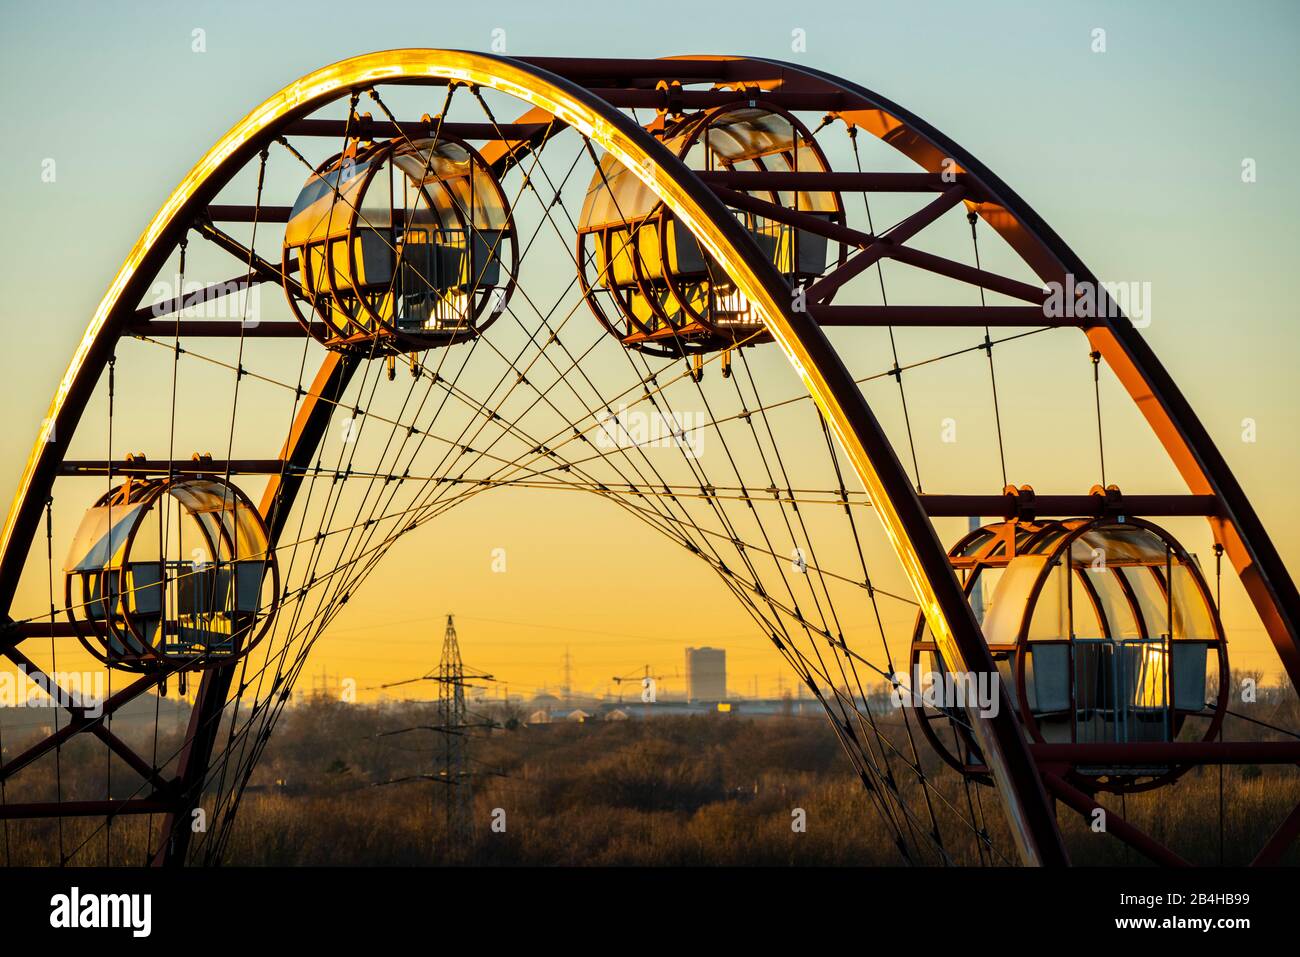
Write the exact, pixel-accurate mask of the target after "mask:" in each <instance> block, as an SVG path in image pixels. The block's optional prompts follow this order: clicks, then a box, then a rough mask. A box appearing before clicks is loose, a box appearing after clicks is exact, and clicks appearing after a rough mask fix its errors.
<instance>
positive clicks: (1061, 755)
mask: <svg viewBox="0 0 1300 957" xmlns="http://www.w3.org/2000/svg"><path fill="white" fill-rule="evenodd" d="M1029 752H1030V754H1032V755H1033V756H1034V760H1035V761H1037V762H1038V763H1039V764H1072V765H1080V764H1083V765H1108V766H1109V765H1114V766H1116V767H1133V766H1142V765H1161V764H1300V741H1165V742H1157V741H1143V742H1129V743H1127V744H1033V743H1031V744H1030V745H1029Z"/></svg>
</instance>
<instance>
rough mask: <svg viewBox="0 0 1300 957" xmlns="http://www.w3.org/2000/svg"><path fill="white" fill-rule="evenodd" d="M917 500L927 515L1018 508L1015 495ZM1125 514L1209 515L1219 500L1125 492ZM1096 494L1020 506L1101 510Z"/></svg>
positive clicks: (1062, 511)
mask: <svg viewBox="0 0 1300 957" xmlns="http://www.w3.org/2000/svg"><path fill="white" fill-rule="evenodd" d="M921 502H922V504H924V506H925V511H926V514H928V515H929V516H930V517H931V518H969V517H971V516H977V517H978V516H981V515H996V516H1001V517H1003V518H1014V517H1015V516H1016V515H1018V514H1020V513H1021V511H1022V509H1021V508H1020V507H1018V503H1020V499H1019V497H1017V496H1015V495H922V496H921ZM1120 502H1121V507H1122V509H1123V514H1125V515H1139V516H1141V515H1153V516H1171V517H1173V516H1178V517H1181V516H1212V515H1216V514H1217V513H1218V508H1219V501H1218V498H1217V497H1216V496H1213V495H1125V496H1123V498H1122V499H1121V500H1120ZM1105 505H1106V502H1105V500H1104V499H1103V498H1102V497H1101V496H1100V495H1035V496H1034V498H1033V502H1032V503H1029V502H1024V503H1023V506H1024V507H1025V508H1027V509H1028V510H1029V511H1032V513H1033V514H1034V515H1035V516H1039V517H1042V516H1048V515H1056V516H1071V517H1073V516H1092V517H1100V516H1101V515H1103V514H1104V511H1105Z"/></svg>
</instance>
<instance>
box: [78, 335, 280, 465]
mask: <svg viewBox="0 0 1300 957" xmlns="http://www.w3.org/2000/svg"><path fill="white" fill-rule="evenodd" d="M284 325H288V323H284ZM283 468H285V464H284V462H283V461H282V460H281V459H173V460H171V461H168V460H167V459H161V460H159V461H153V460H151V459H145V460H143V461H140V460H136V461H133V462H122V461H110V460H109V459H68V460H67V461H65V462H64V463H63V464H62V465H60V466H59V474H60V475H107V474H109V473H110V472H111V473H112V474H113V475H172V474H176V475H225V474H226V473H227V472H230V473H231V474H232V475H279V474H280V470H281V469H283Z"/></svg>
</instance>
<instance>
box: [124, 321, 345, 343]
mask: <svg viewBox="0 0 1300 957" xmlns="http://www.w3.org/2000/svg"><path fill="white" fill-rule="evenodd" d="M312 327H313V328H318V329H319V330H320V332H321V333H322V334H324V333H325V332H326V326H325V323H323V322H313V323H312ZM303 332H304V330H303V328H302V325H301V324H300V323H297V322H284V321H282V320H275V321H273V322H256V323H246V322H240V321H239V320H238V319H182V320H181V321H180V322H179V323H177V322H176V320H174V319H135V320H132V321H130V322H128V323H126V324H125V325H124V326H123V327H122V334H123V335H126V336H152V337H154V338H168V339H169V338H172V337H174V336H176V335H178V334H179V335H180V336H181V337H182V338H192V339H299V338H301V337H302V335H303Z"/></svg>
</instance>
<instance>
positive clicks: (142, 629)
mask: <svg viewBox="0 0 1300 957" xmlns="http://www.w3.org/2000/svg"><path fill="white" fill-rule="evenodd" d="M64 574H65V582H66V600H67V607H68V617H69V619H70V620H71V621H72V623H73V625H74V627H75V628H76V630H77V633H78V635H79V637H80V638H81V640H82V643H83V644H85V646H86V647H87V649H88V650H89V651H90V652H91V653H92V654H94V655H95V656H96V657H98V658H100V659H101V660H102V661H105V662H106V663H107V664H109V665H112V666H114V667H119V668H123V669H126V670H133V671H150V670H154V669H165V670H187V669H189V670H193V669H199V668H204V667H208V666H211V665H216V664H220V663H222V662H226V661H229V660H231V659H232V658H237V657H239V656H240V655H242V654H244V653H246V652H247V651H248V650H249V649H250V648H251V647H252V646H253V645H254V644H255V643H256V642H257V641H258V640H259V639H260V638H261V637H262V635H263V634H264V632H265V630H266V628H267V627H268V626H269V625H270V623H271V619H272V617H273V616H274V613H275V608H276V603H277V597H278V587H279V572H278V569H277V567H276V562H275V556H274V553H273V552H272V551H271V549H270V548H269V544H268V539H267V531H266V526H265V525H264V524H263V522H262V518H261V516H260V514H259V513H258V511H257V509H256V508H255V507H254V506H253V504H252V503H251V502H250V501H249V500H248V499H247V497H245V495H244V494H243V493H242V492H241V491H239V489H237V488H235V487H234V486H233V485H230V484H228V483H227V482H224V481H222V480H221V479H218V478H206V477H205V478H195V477H187V478H172V479H166V478H159V479H134V478H130V479H127V480H126V481H125V482H123V483H122V484H121V485H119V486H117V487H116V488H114V489H112V490H111V491H109V492H107V493H106V494H104V495H103V496H101V497H100V499H99V500H98V501H97V502H96V503H95V505H94V506H93V507H91V508H90V509H89V510H88V511H87V512H86V514H85V516H84V517H83V518H82V522H81V526H80V528H78V530H77V534H76V537H75V538H74V539H73V542H72V547H71V548H70V549H69V551H68V557H67V560H66V562H65V563H64Z"/></svg>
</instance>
